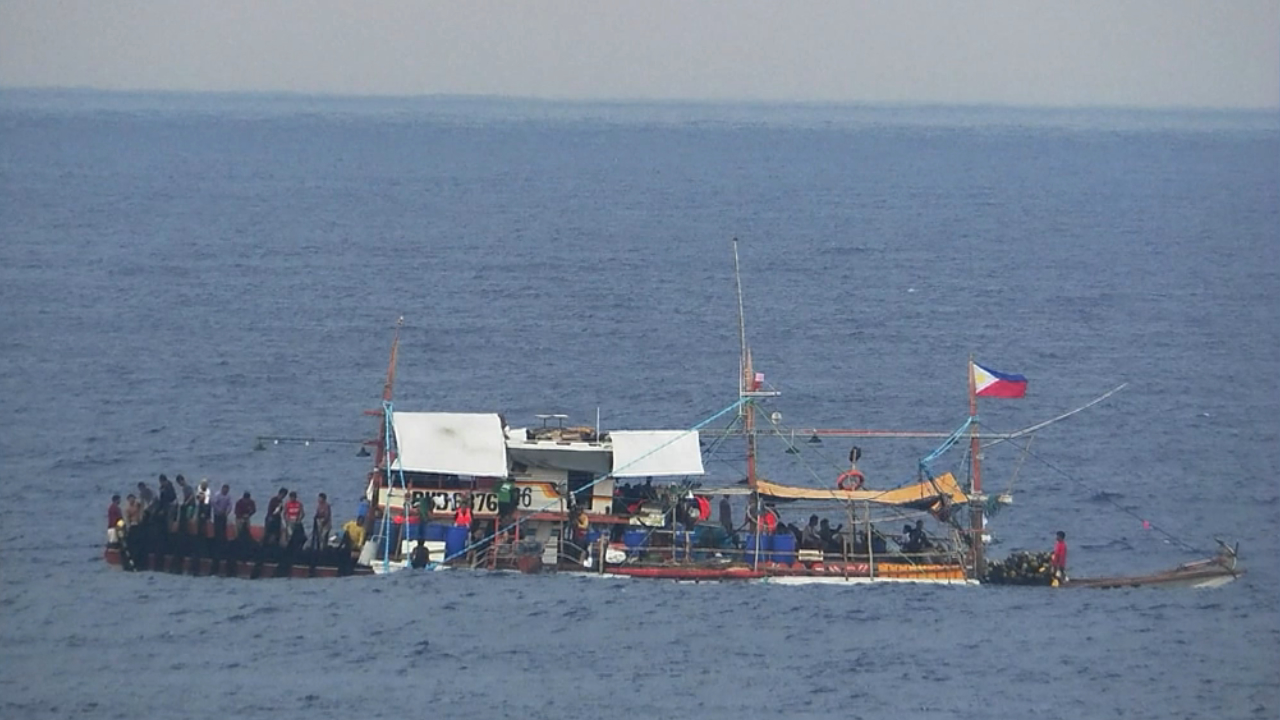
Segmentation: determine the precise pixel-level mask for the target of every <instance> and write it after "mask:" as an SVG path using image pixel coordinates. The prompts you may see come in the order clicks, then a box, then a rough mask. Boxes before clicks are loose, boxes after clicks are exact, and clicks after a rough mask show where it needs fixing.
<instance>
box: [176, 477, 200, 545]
mask: <svg viewBox="0 0 1280 720" xmlns="http://www.w3.org/2000/svg"><path fill="white" fill-rule="evenodd" d="M174 480H175V481H177V483H178V488H179V489H180V490H182V505H181V507H179V508H178V532H179V533H181V534H184V535H185V534H186V533H187V532H188V531H190V530H191V518H193V517H195V514H196V491H195V490H194V489H192V487H191V486H190V485H188V484H187V479H186V478H185V477H183V476H181V475H179V476H177V477H176V478H174Z"/></svg>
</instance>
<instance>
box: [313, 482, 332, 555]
mask: <svg viewBox="0 0 1280 720" xmlns="http://www.w3.org/2000/svg"><path fill="white" fill-rule="evenodd" d="M332 526H333V511H332V510H330V509H329V496H328V495H325V494H324V493H320V498H319V499H318V500H316V514H315V515H314V516H313V517H312V520H311V547H312V548H315V549H316V550H323V549H324V547H325V546H326V545H327V544H328V543H329V529H330V528H331V527H332Z"/></svg>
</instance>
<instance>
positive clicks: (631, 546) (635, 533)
mask: <svg viewBox="0 0 1280 720" xmlns="http://www.w3.org/2000/svg"><path fill="white" fill-rule="evenodd" d="M622 544H623V545H626V546H627V549H628V550H636V549H639V548H642V547H644V546H646V545H648V544H649V533H648V532H646V531H644V530H628V531H626V532H625V533H623V534H622Z"/></svg>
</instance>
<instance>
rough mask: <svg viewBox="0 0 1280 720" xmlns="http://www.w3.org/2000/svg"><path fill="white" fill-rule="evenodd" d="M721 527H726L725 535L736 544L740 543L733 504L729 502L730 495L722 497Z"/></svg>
mask: <svg viewBox="0 0 1280 720" xmlns="http://www.w3.org/2000/svg"><path fill="white" fill-rule="evenodd" d="M720 527H721V528H723V529H724V535H725V537H726V538H728V539H729V542H731V543H733V544H734V546H737V544H738V533H737V529H738V528H737V526H736V525H734V524H733V505H732V504H731V503H730V502H729V496H728V495H722V496H721V497H720Z"/></svg>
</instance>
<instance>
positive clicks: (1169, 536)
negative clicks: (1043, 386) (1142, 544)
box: [1009, 385, 1207, 553]
mask: <svg viewBox="0 0 1280 720" xmlns="http://www.w3.org/2000/svg"><path fill="white" fill-rule="evenodd" d="M1120 387H1124V386H1123V385H1121V386H1120ZM1119 389H1120V388H1116V390H1119ZM1112 392H1115V390H1113V391H1112ZM1108 394H1110V393H1108ZM1009 442H1013V441H1012V440H1010V441H1009ZM1022 450H1023V452H1024V453H1026V456H1027V457H1032V458H1035V459H1036V460H1037V461H1039V462H1040V463H1041V464H1043V465H1044V466H1045V467H1047V468H1049V469H1050V470H1053V471H1054V472H1056V473H1058V474H1059V475H1061V476H1062V477H1064V478H1066V479H1068V480H1071V481H1072V482H1074V483H1076V484H1077V485H1080V486H1081V487H1083V488H1085V489H1086V490H1089V491H1090V492H1092V493H1093V495H1094V497H1095V498H1099V499H1102V500H1105V501H1106V502H1108V503H1110V504H1111V505H1113V506H1114V507H1115V508H1116V509H1118V510H1120V511H1121V512H1123V513H1125V514H1126V515H1129V516H1131V517H1133V518H1134V519H1136V520H1138V521H1140V522H1141V523H1142V526H1143V528H1146V529H1150V530H1155V531H1156V532H1157V533H1159V534H1161V535H1163V536H1164V537H1165V539H1166V540H1168V541H1169V542H1170V543H1172V544H1174V545H1177V546H1178V547H1180V548H1182V549H1183V550H1187V551H1190V552H1195V553H1203V552H1207V551H1206V550H1205V549H1204V548H1198V547H1196V546H1194V545H1192V544H1190V543H1188V542H1186V541H1185V540H1183V539H1182V538H1180V537H1178V536H1176V535H1174V534H1173V533H1171V532H1169V531H1168V530H1165V529H1164V528H1162V527H1160V526H1159V525H1156V524H1155V523H1153V522H1151V520H1150V519H1149V518H1146V517H1143V516H1142V515H1141V514H1139V513H1138V512H1136V511H1134V510H1132V509H1130V508H1127V507H1125V506H1124V505H1121V504H1120V503H1118V502H1116V500H1115V499H1114V498H1112V497H1111V494H1110V493H1108V492H1106V491H1104V490H1099V489H1098V488H1096V487H1093V486H1092V485H1090V484H1089V483H1086V482H1085V481H1083V480H1081V479H1080V478H1079V477H1077V476H1075V475H1072V474H1071V473H1069V472H1067V471H1066V470H1063V469H1062V468H1060V467H1058V466H1057V465H1055V464H1053V463H1052V462H1050V461H1048V460H1046V459H1045V458H1043V457H1040V456H1039V455H1037V454H1036V453H1033V452H1031V443H1030V441H1028V442H1027V444H1026V445H1025V446H1023V448H1022Z"/></svg>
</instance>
